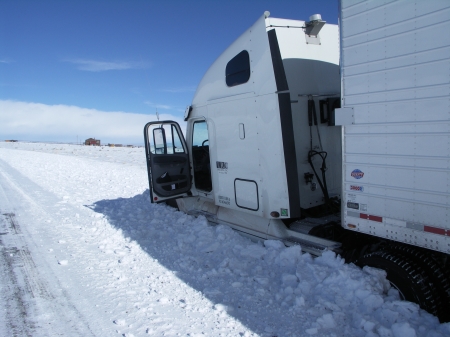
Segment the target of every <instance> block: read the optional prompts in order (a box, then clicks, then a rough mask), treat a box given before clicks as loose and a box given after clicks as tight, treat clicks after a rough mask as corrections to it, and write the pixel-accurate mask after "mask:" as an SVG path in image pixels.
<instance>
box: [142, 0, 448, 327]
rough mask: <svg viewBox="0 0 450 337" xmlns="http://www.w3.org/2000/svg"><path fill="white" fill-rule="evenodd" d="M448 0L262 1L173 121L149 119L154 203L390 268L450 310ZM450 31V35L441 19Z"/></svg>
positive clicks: (415, 292) (403, 288)
mask: <svg viewBox="0 0 450 337" xmlns="http://www.w3.org/2000/svg"><path fill="white" fill-rule="evenodd" d="M449 31H450V3H449V2H448V1H444V0H442V1H439V0H432V1H427V2H423V1H417V2H413V1H407V0H390V1H375V0H374V1H372V0H366V1H364V0H352V1H350V0H342V1H341V2H340V3H339V25H332V24H328V23H326V21H324V20H322V17H321V16H320V15H319V14H315V15H312V16H310V17H309V19H308V20H305V21H301V20H288V19H279V18H272V17H270V13H269V12H265V13H264V14H263V15H262V16H261V17H260V18H259V19H258V20H257V21H256V22H255V23H254V24H253V25H252V26H251V27H250V28H249V29H247V30H246V31H245V32H244V33H243V34H242V35H241V36H240V37H239V38H238V39H236V40H235V41H234V42H233V43H232V44H231V45H230V46H229V47H228V48H227V49H226V50H225V51H224V52H223V53H222V54H221V55H220V56H219V57H218V58H217V60H216V61H215V62H214V63H213V64H212V65H211V66H210V68H209V69H208V71H207V72H206V74H205V75H204V77H203V78H202V80H201V82H200V84H199V85H198V88H197V91H196V93H195V95H194V98H193V101H192V104H191V105H190V106H189V107H188V108H187V109H186V112H185V115H184V120H185V122H186V133H185V135H186V136H184V134H183V132H182V129H181V127H180V125H179V124H178V123H176V122H174V121H159V120H158V121H152V122H149V123H147V124H146V125H145V127H144V138H145V151H146V160H147V168H148V179H149V190H150V199H151V202H154V203H158V202H169V201H170V202H173V200H175V201H176V205H177V207H178V208H179V209H180V210H181V211H184V212H186V213H188V214H192V215H196V216H198V215H203V216H205V217H206V219H208V221H209V222H210V223H212V224H218V223H221V224H227V225H229V226H230V227H232V228H234V229H235V230H237V231H239V232H241V233H242V234H243V235H247V236H250V237H252V238H257V239H263V240H267V239H277V240H281V241H283V242H284V243H285V244H286V245H295V244H298V245H300V246H301V247H302V250H303V251H305V252H308V253H310V254H313V255H316V256H319V255H320V254H321V253H322V252H323V251H324V250H332V251H335V252H336V253H338V254H340V255H341V256H342V257H343V258H345V260H346V262H349V263H355V264H357V265H359V266H361V267H364V266H371V267H375V268H379V269H383V270H385V271H386V277H387V279H388V280H389V281H390V283H391V285H392V287H395V288H396V289H397V290H398V291H399V294H400V296H401V298H402V299H405V300H409V301H413V302H416V303H418V304H419V305H420V306H421V307H422V308H423V309H425V310H427V311H429V312H430V313H432V314H434V315H437V316H438V317H439V319H440V320H441V321H450V272H449V261H448V258H449V253H450V237H449V236H450V223H449V216H448V213H449V211H450V148H449V147H450V34H448V32H449ZM445 32H447V33H445Z"/></svg>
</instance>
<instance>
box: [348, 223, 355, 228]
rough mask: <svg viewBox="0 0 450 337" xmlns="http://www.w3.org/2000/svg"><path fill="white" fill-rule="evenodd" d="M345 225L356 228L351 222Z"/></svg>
mask: <svg viewBox="0 0 450 337" xmlns="http://www.w3.org/2000/svg"><path fill="white" fill-rule="evenodd" d="M347 227H348V228H356V225H354V224H351V223H348V224H347Z"/></svg>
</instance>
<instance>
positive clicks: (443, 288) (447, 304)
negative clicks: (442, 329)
mask: <svg viewBox="0 0 450 337" xmlns="http://www.w3.org/2000/svg"><path fill="white" fill-rule="evenodd" d="M389 249H390V250H391V251H395V252H398V253H400V254H402V255H403V256H405V257H407V258H409V259H411V260H412V261H413V262H414V263H416V264H417V265H419V266H420V267H421V269H422V270H423V271H424V272H425V275H427V276H428V278H429V280H430V287H432V288H433V290H434V291H435V293H436V306H437V310H438V314H437V316H438V317H439V320H440V321H441V322H442V323H444V322H450V276H449V273H448V271H447V270H446V269H445V268H443V267H441V266H440V263H439V261H438V260H436V258H435V257H434V256H433V255H432V254H431V253H430V252H425V251H422V250H419V249H417V248H416V247H410V246H406V245H393V246H391V247H390V248H389Z"/></svg>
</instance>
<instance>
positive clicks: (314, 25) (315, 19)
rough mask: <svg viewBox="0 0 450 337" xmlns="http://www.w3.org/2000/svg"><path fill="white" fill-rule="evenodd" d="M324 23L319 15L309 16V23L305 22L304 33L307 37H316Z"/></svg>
mask: <svg viewBox="0 0 450 337" xmlns="http://www.w3.org/2000/svg"><path fill="white" fill-rule="evenodd" d="M325 23H326V21H323V20H322V16H321V15H320V14H314V15H311V16H310V17H309V22H306V30H305V33H306V34H308V35H313V36H317V34H319V32H320V30H321V29H322V27H323V26H324V25H325Z"/></svg>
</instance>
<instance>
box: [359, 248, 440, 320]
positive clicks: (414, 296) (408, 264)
mask: <svg viewBox="0 0 450 337" xmlns="http://www.w3.org/2000/svg"><path fill="white" fill-rule="evenodd" d="M357 265H358V266H360V267H364V266H370V267H374V268H378V269H383V270H385V271H386V273H387V276H386V278H387V280H388V281H389V282H390V283H391V285H392V286H393V287H394V288H395V289H397V290H398V291H399V293H400V296H401V297H402V299H404V300H407V301H410V302H415V303H417V304H419V305H420V307H421V308H422V309H424V310H427V311H428V312H429V313H431V314H433V315H436V314H437V306H436V299H435V296H434V294H433V291H432V289H431V288H430V284H429V280H428V279H427V277H426V276H425V273H424V272H423V270H422V269H421V268H420V266H419V265H417V264H416V263H415V262H414V261H413V260H411V259H408V258H406V257H405V256H402V255H401V254H397V253H396V252H389V251H377V252H373V253H370V254H367V255H365V256H363V257H362V258H360V259H359V260H358V261H357Z"/></svg>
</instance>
